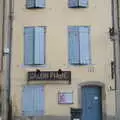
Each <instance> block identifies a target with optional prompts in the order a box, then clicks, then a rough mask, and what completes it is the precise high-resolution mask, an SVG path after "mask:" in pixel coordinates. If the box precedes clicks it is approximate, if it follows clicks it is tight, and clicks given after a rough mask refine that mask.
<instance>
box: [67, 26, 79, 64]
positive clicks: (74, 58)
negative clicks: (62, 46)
mask: <svg viewBox="0 0 120 120" xmlns="http://www.w3.org/2000/svg"><path fill="white" fill-rule="evenodd" d="M68 39H69V63H70V64H79V59H80V56H79V51H80V50H79V29H78V27H77V26H69V27H68Z"/></svg>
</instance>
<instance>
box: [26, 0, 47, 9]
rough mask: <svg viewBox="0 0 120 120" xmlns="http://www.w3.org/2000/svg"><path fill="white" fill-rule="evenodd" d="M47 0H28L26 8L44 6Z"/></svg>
mask: <svg viewBox="0 0 120 120" xmlns="http://www.w3.org/2000/svg"><path fill="white" fill-rule="evenodd" d="M44 7H45V0H26V8H29V9H30V8H44Z"/></svg>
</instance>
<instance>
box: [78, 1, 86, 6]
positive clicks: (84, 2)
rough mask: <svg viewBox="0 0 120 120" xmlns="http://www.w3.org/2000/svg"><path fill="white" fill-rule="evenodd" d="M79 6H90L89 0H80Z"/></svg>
mask: <svg viewBox="0 0 120 120" xmlns="http://www.w3.org/2000/svg"><path fill="white" fill-rule="evenodd" d="M79 6H80V7H87V6H88V0H79Z"/></svg>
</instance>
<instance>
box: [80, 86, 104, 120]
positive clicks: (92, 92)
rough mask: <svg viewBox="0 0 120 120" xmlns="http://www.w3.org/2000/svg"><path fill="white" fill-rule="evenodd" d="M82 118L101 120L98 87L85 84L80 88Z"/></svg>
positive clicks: (100, 98) (83, 119) (100, 99)
mask: <svg viewBox="0 0 120 120" xmlns="http://www.w3.org/2000/svg"><path fill="white" fill-rule="evenodd" d="M82 120H102V96H101V88H100V87H97V86H91V87H89V86H85V87H83V88H82Z"/></svg>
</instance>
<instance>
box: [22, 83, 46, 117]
mask: <svg viewBox="0 0 120 120" xmlns="http://www.w3.org/2000/svg"><path fill="white" fill-rule="evenodd" d="M44 101H45V99H44V87H43V86H37V85H32V86H26V87H24V90H23V115H24V116H42V115H43V114H44Z"/></svg>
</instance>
